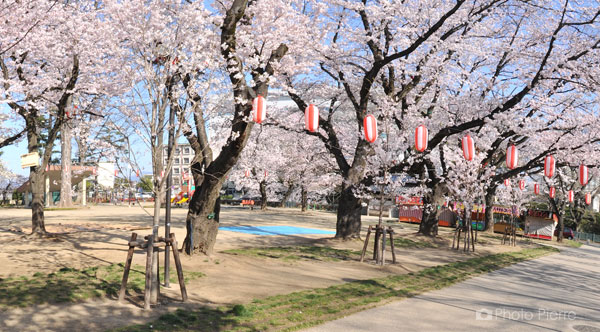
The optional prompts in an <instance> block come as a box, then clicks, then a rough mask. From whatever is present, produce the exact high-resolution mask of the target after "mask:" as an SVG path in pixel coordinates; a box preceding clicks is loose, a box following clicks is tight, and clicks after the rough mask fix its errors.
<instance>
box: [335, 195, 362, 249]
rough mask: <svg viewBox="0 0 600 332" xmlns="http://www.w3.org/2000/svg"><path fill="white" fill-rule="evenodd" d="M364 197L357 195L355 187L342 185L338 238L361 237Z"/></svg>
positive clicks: (337, 226) (337, 227) (336, 236)
mask: <svg viewBox="0 0 600 332" xmlns="http://www.w3.org/2000/svg"><path fill="white" fill-rule="evenodd" d="M361 210H362V199H361V198H358V197H356V195H354V192H353V187H352V186H348V187H346V185H343V186H342V193H341V195H340V201H339V205H338V210H337V224H336V232H335V238H336V239H351V238H360V226H361V216H360V212H361Z"/></svg>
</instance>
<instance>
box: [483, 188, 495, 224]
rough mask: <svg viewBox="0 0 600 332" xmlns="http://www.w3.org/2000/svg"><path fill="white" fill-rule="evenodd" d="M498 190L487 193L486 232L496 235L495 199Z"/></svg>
mask: <svg viewBox="0 0 600 332" xmlns="http://www.w3.org/2000/svg"><path fill="white" fill-rule="evenodd" d="M495 192H496V189H495V188H494V190H488V191H487V192H486V193H485V231H486V232H488V233H494V197H495Z"/></svg>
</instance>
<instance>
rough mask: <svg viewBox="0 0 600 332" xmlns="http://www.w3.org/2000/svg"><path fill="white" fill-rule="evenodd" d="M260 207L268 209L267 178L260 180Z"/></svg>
mask: <svg viewBox="0 0 600 332" xmlns="http://www.w3.org/2000/svg"><path fill="white" fill-rule="evenodd" d="M260 209H261V210H263V211H264V210H266V209H267V182H266V181H265V180H262V181H260Z"/></svg>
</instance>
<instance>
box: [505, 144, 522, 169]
mask: <svg viewBox="0 0 600 332" xmlns="http://www.w3.org/2000/svg"><path fill="white" fill-rule="evenodd" d="M518 163H519V150H517V147H516V146H515V145H514V144H511V145H510V146H509V147H508V149H506V167H508V168H510V169H514V168H515V167H517V164H518Z"/></svg>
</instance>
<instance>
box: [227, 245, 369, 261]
mask: <svg viewBox="0 0 600 332" xmlns="http://www.w3.org/2000/svg"><path fill="white" fill-rule="evenodd" d="M223 252H224V253H227V254H232V255H245V256H254V257H266V258H275V259H281V260H284V261H298V260H316V261H328V262H332V261H340V260H350V259H358V258H360V251H356V250H346V249H334V248H330V247H315V246H293V247H268V248H246V249H230V250H225V251H223Z"/></svg>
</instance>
